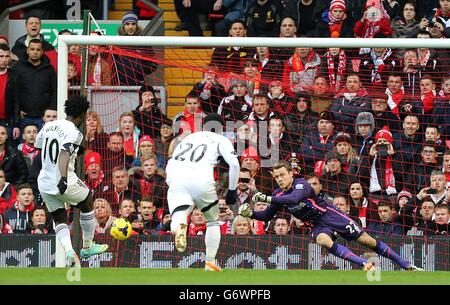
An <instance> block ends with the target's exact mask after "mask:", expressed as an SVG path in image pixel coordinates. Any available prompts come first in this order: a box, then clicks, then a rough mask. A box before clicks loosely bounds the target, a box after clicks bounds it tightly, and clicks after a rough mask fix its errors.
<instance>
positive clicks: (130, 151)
mask: <svg viewBox="0 0 450 305" xmlns="http://www.w3.org/2000/svg"><path fill="white" fill-rule="evenodd" d="M123 149H124V151H125V155H127V156H132V157H133V158H134V157H135V156H136V152H135V151H134V134H132V135H131V136H130V137H129V138H128V139H124V142H123Z"/></svg>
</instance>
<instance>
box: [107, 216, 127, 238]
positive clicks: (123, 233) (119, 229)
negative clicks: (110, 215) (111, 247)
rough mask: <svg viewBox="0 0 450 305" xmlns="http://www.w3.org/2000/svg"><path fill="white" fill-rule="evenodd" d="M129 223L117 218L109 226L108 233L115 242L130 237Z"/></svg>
mask: <svg viewBox="0 0 450 305" xmlns="http://www.w3.org/2000/svg"><path fill="white" fill-rule="evenodd" d="M131 231H133V230H132V228H131V223H130V222H129V221H128V220H126V219H124V218H117V219H115V220H114V221H113V223H112V225H111V230H109V233H110V234H111V236H112V237H114V238H115V239H117V240H125V239H127V238H128V237H130V236H131Z"/></svg>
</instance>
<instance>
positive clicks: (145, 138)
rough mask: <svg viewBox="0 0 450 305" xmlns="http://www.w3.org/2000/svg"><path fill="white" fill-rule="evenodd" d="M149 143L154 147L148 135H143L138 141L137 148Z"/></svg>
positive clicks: (153, 142)
mask: <svg viewBox="0 0 450 305" xmlns="http://www.w3.org/2000/svg"><path fill="white" fill-rule="evenodd" d="M145 141H147V142H150V143H152V145H153V146H155V141H154V140H153V139H152V138H151V137H150V136H148V135H143V136H142V137H141V138H140V139H139V146H141V143H142V142H145Z"/></svg>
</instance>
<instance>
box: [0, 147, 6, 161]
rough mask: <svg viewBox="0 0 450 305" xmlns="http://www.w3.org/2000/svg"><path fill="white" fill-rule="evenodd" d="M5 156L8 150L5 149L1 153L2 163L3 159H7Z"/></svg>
mask: <svg viewBox="0 0 450 305" xmlns="http://www.w3.org/2000/svg"><path fill="white" fill-rule="evenodd" d="M5 154H6V149H4V150H3V151H2V152H1V153H0V161H3V159H4V158H5Z"/></svg>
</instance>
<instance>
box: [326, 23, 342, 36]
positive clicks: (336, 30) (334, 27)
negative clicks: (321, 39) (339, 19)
mask: <svg viewBox="0 0 450 305" xmlns="http://www.w3.org/2000/svg"><path fill="white" fill-rule="evenodd" d="M328 28H329V29H330V37H331V38H339V36H340V35H341V29H342V23H335V24H330V25H329V26H328Z"/></svg>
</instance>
